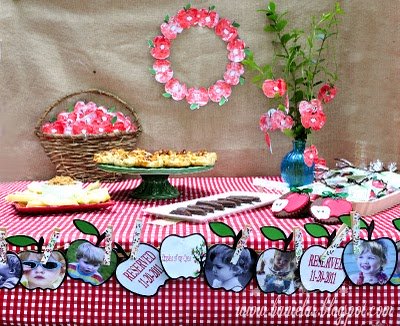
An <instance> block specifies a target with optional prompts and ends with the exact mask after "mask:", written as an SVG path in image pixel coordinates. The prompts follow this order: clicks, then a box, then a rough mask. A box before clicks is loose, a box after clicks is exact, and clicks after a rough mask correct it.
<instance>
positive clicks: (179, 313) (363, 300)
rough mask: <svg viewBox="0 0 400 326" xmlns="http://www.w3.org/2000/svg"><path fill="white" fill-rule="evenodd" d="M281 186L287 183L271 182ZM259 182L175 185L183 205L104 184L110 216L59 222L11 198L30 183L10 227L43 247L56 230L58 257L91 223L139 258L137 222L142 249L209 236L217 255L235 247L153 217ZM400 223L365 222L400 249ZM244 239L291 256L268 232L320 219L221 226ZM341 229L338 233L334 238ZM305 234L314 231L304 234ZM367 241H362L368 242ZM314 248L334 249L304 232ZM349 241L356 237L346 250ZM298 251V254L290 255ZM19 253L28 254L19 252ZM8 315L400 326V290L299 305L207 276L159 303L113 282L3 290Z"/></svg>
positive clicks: (59, 321)
mask: <svg viewBox="0 0 400 326" xmlns="http://www.w3.org/2000/svg"><path fill="white" fill-rule="evenodd" d="M268 179H270V180H279V178H278V177H269V178H268ZM252 180H253V178H252V177H198V176H189V177H184V178H170V179H169V181H170V182H171V184H172V185H173V186H175V187H176V188H177V189H178V190H179V192H180V193H181V195H180V197H179V198H177V199H167V200H153V201H152V200H148V201H146V200H136V199H132V198H131V197H130V192H131V189H133V188H135V187H136V186H137V185H138V183H139V182H140V180H139V179H126V180H122V181H119V182H114V183H104V184H103V185H102V186H106V187H107V188H108V190H109V193H110V195H111V197H112V199H113V200H114V201H115V205H114V206H112V207H110V208H108V209H105V210H101V211H91V212H79V213H64V214H50V215H19V214H18V213H17V212H16V210H15V209H14V207H13V205H12V204H10V203H8V202H6V201H5V199H4V198H5V196H6V195H7V194H9V193H12V192H15V191H22V190H24V189H25V188H26V185H27V184H28V182H26V181H19V182H9V183H1V184H0V226H3V227H7V232H8V235H17V234H24V235H29V236H31V237H33V238H35V239H39V238H40V237H41V236H43V237H44V238H45V243H47V242H48V241H49V238H50V236H51V233H52V230H53V229H54V228H55V227H59V228H60V229H61V236H60V240H59V243H58V247H66V246H67V245H68V244H69V243H71V242H72V241H74V240H76V239H90V236H88V235H85V234H82V233H81V232H80V231H79V230H78V229H77V228H76V227H75V226H74V224H73V220H74V219H83V220H86V221H89V222H90V223H92V224H93V225H95V226H96V227H97V229H98V230H99V231H100V232H103V231H104V230H105V229H106V228H107V226H108V225H112V226H113V229H114V241H115V242H118V243H119V244H120V245H121V246H122V248H123V249H124V250H125V251H127V252H128V251H129V250H130V246H131V243H132V237H133V233H134V225H135V220H136V219H137V218H141V219H142V220H143V228H142V233H141V238H140V240H141V242H143V243H148V244H151V245H153V246H155V247H159V246H160V243H161V242H162V240H163V239H164V238H165V237H167V236H168V235H170V234H177V235H181V236H185V235H189V234H193V233H200V234H202V235H203V236H204V238H205V239H206V241H207V245H208V246H211V245H212V244H216V243H221V244H224V243H225V244H232V242H233V240H232V239H230V238H221V237H218V236H216V235H215V234H214V233H213V232H212V231H211V230H210V227H209V225H208V224H207V223H204V224H195V223H191V222H179V223H175V224H173V225H168V226H161V225H156V224H153V222H154V220H155V219H157V218H155V217H154V216H151V215H147V214H145V213H144V212H143V211H142V210H143V209H144V208H149V207H154V206H157V205H160V204H168V203H174V202H178V201H183V200H189V199H195V198H199V197H204V196H210V195H214V194H218V193H223V192H228V191H257V189H256V188H255V187H254V186H253V184H252ZM398 216H400V206H397V207H394V208H392V209H388V210H386V211H383V212H381V213H379V214H376V215H374V216H364V217H363V218H364V219H365V220H366V221H368V222H370V221H371V220H372V219H374V221H375V231H374V237H375V238H379V237H384V236H385V237H389V238H391V239H393V240H394V241H399V240H400V234H399V232H398V231H396V230H395V229H394V227H393V225H392V223H391V221H392V219H393V218H396V217H398ZM218 221H222V222H224V223H226V224H228V225H230V226H231V227H232V229H233V230H235V232H238V231H239V230H241V229H243V228H244V227H245V225H250V226H251V227H252V230H253V231H252V233H251V234H250V237H249V238H248V240H247V242H246V245H247V247H249V248H253V249H254V250H256V251H257V252H258V253H260V252H262V251H264V250H265V249H267V248H270V247H280V246H282V247H283V243H279V242H274V243H273V242H271V241H270V240H268V239H266V238H265V237H264V236H263V235H262V233H261V231H260V227H262V226H267V225H274V226H278V227H279V228H281V229H282V230H283V231H284V232H285V233H286V234H289V233H290V232H292V230H293V227H295V226H300V227H303V225H304V224H305V223H309V222H313V220H312V218H303V219H276V218H275V217H273V216H272V213H271V211H270V209H269V207H261V208H257V209H254V210H248V211H244V212H241V213H237V214H234V215H228V216H225V217H222V218H219V219H218ZM338 228H339V226H338V225H333V226H331V225H329V226H327V229H328V230H329V231H330V232H332V231H333V230H334V229H338ZM302 229H303V230H304V228H302ZM363 232H364V231H361V237H364V236H365V234H364V233H363ZM303 238H304V246H305V247H306V248H307V247H309V246H310V245H313V244H320V245H324V246H326V239H324V238H312V237H310V236H309V235H308V234H307V233H306V232H303ZM347 241H349V235H348V236H347V239H346V242H347ZM290 248H291V247H290ZM9 250H12V251H16V252H18V251H19V250H21V248H9ZM0 296H1V302H2V307H1V308H0V311H1V317H0V324H1V325H4V326H6V325H151V324H159V325H204V324H209V325H257V324H264V325H399V324H400V314H399V304H398V303H399V300H400V295H399V289H398V288H397V287H396V286H392V285H386V286H361V287H356V286H352V285H351V284H350V283H349V282H348V281H346V282H345V283H344V284H343V285H342V287H340V288H339V290H338V291H337V292H335V293H326V292H324V293H321V292H308V293H307V292H302V291H297V292H295V293H294V294H292V295H285V294H270V293H268V294H266V293H263V292H261V291H260V290H259V289H258V287H257V283H256V280H255V278H253V279H252V280H251V282H250V284H248V286H247V287H246V288H245V290H244V291H242V292H239V293H235V292H232V291H230V292H228V291H225V290H221V289H212V288H210V287H209V286H208V285H207V282H206V281H205V279H204V274H201V276H200V277H199V278H197V279H175V280H168V281H167V283H166V284H165V286H163V287H161V288H160V289H159V291H158V293H157V294H156V295H155V296H152V297H141V296H138V295H136V294H134V293H131V292H129V291H128V290H126V289H124V288H123V287H122V286H121V285H120V284H119V283H118V282H117V280H116V279H115V276H113V277H112V278H111V279H110V280H109V281H108V282H106V283H104V284H102V285H100V286H93V285H90V284H88V283H83V282H81V281H77V280H73V279H71V278H68V277H67V278H66V279H65V280H64V283H63V284H62V285H61V286H60V287H59V288H58V289H56V290H38V289H36V290H27V289H25V288H24V287H22V286H21V285H17V287H16V288H14V289H11V290H8V289H0Z"/></svg>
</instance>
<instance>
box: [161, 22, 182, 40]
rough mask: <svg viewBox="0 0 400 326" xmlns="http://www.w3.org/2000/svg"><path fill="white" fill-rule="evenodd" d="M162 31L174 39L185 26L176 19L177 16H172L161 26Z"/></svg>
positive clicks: (167, 36)
mask: <svg viewBox="0 0 400 326" xmlns="http://www.w3.org/2000/svg"><path fill="white" fill-rule="evenodd" d="M160 28H161V33H162V34H163V35H164V36H165V37H166V38H167V39H169V40H174V39H176V37H177V36H178V34H179V33H182V31H183V28H182V27H181V26H180V25H179V23H178V22H177V21H176V18H175V17H171V18H170V20H169V21H168V23H163V24H161V26H160Z"/></svg>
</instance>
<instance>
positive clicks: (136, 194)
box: [97, 164, 214, 199]
mask: <svg viewBox="0 0 400 326" xmlns="http://www.w3.org/2000/svg"><path fill="white" fill-rule="evenodd" d="M97 166H98V168H99V169H101V170H104V171H107V172H113V173H122V174H136V175H140V177H141V179H142V181H141V183H140V184H139V186H138V187H137V188H135V189H133V190H132V192H131V194H130V196H131V197H132V198H135V199H171V198H177V197H178V196H179V195H180V193H179V190H178V189H176V188H175V187H174V186H173V185H171V184H170V183H169V181H168V177H169V176H170V175H180V174H191V173H199V172H204V171H208V170H211V169H212V168H213V167H214V166H213V165H212V166H189V167H186V168H129V167H124V166H115V165H110V164H98V165H97Z"/></svg>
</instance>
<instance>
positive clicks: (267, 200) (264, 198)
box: [143, 191, 281, 223]
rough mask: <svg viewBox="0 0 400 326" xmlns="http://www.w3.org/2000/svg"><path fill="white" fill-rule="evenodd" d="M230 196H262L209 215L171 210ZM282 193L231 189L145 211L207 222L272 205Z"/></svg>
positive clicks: (174, 217)
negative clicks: (184, 213) (179, 213)
mask: <svg viewBox="0 0 400 326" xmlns="http://www.w3.org/2000/svg"><path fill="white" fill-rule="evenodd" d="M228 196H253V197H258V198H260V201H259V202H253V203H251V204H246V203H242V204H241V205H240V206H236V207H235V208H229V207H225V209H224V210H223V211H219V210H215V211H214V212H213V213H208V214H207V215H190V216H186V215H177V214H171V211H173V210H174V209H177V208H179V207H187V206H188V205H195V204H196V203H197V202H198V201H199V200H201V201H205V200H217V199H218V198H226V197H228ZM280 196H281V195H279V194H269V193H265V192H250V191H231V192H225V193H221V194H218V195H213V196H208V197H200V198H196V199H191V200H187V201H183V202H179V203H174V204H168V205H163V206H157V207H151V208H146V209H144V210H143V211H144V212H146V213H149V214H154V215H157V216H161V217H167V218H170V219H175V220H184V221H191V222H197V223H205V222H208V221H210V220H215V219H217V218H220V217H221V216H225V215H232V214H236V213H239V212H243V211H246V210H249V209H253V208H258V207H262V206H266V205H270V204H272V203H273V202H274V200H275V199H277V198H279V197H280Z"/></svg>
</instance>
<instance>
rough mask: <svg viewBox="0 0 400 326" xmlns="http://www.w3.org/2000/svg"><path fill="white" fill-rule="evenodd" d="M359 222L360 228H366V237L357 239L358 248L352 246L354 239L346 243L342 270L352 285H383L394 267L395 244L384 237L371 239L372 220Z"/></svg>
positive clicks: (395, 258) (373, 225) (373, 224)
mask: <svg viewBox="0 0 400 326" xmlns="http://www.w3.org/2000/svg"><path fill="white" fill-rule="evenodd" d="M341 220H343V221H344V219H341ZM347 223H349V222H347ZM361 223H362V224H361V227H360V228H362V229H364V228H365V229H366V230H367V234H368V238H367V239H360V240H359V244H358V246H359V249H358V250H355V248H354V245H355V244H354V241H350V242H349V243H348V244H347V245H346V247H345V249H344V252H343V264H344V270H345V272H346V275H347V276H348V277H349V279H350V281H351V282H352V283H353V284H354V285H359V286H361V285H384V284H386V283H388V282H389V279H390V278H391V276H392V274H393V272H394V270H395V268H396V264H397V253H396V244H395V243H394V241H393V240H392V239H390V238H386V237H382V238H378V239H372V233H373V231H374V228H375V222H374V221H371V223H370V224H369V225H368V224H367V223H366V222H365V221H362V222H361Z"/></svg>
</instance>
